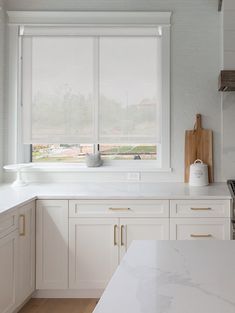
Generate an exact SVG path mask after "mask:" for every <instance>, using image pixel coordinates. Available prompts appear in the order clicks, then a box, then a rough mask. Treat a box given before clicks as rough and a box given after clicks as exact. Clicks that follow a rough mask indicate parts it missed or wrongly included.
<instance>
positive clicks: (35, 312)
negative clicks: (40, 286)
mask: <svg viewBox="0 0 235 313" xmlns="http://www.w3.org/2000/svg"><path fill="white" fill-rule="evenodd" d="M97 302H98V299H31V300H30V301H29V302H28V303H26V304H25V306H24V307H23V308H22V309H21V310H20V311H19V313H92V312H93V310H94V308H95V306H96V304H97Z"/></svg>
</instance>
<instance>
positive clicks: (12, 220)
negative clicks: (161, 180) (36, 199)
mask: <svg viewBox="0 0 235 313" xmlns="http://www.w3.org/2000/svg"><path fill="white" fill-rule="evenodd" d="M17 216H18V215H17V213H16V211H13V212H11V213H7V214H2V215H1V216H0V237H3V236H5V235H7V234H9V233H10V232H12V231H14V230H15V229H16V228H17V227H18V223H17Z"/></svg>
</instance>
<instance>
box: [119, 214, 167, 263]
mask: <svg viewBox="0 0 235 313" xmlns="http://www.w3.org/2000/svg"><path fill="white" fill-rule="evenodd" d="M119 224H120V226H119V227H120V258H122V257H123V256H124V254H125V253H126V251H127V249H128V248H129V246H130V244H131V243H132V241H133V240H168V239H169V219H168V218H121V219H120V222H119Z"/></svg>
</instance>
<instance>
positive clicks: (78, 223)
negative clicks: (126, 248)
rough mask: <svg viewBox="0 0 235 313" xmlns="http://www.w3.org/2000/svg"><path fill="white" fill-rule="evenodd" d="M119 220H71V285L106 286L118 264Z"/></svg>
mask: <svg viewBox="0 0 235 313" xmlns="http://www.w3.org/2000/svg"><path fill="white" fill-rule="evenodd" d="M118 253H119V248H118V219H116V218H114V219H113V218H73V219H70V221H69V287H70V288H71V289H104V288H105V287H106V285H107V283H108V281H109V280H110V278H111V276H112V274H113V272H114V271H115V269H116V267H117V265H118Z"/></svg>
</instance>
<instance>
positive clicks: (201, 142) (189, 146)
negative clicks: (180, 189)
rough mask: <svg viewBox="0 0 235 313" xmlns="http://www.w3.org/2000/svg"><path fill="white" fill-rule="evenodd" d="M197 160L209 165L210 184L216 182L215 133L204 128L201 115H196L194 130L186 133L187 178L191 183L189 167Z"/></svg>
mask: <svg viewBox="0 0 235 313" xmlns="http://www.w3.org/2000/svg"><path fill="white" fill-rule="evenodd" d="M196 159H200V160H202V161H203V163H206V164H207V165H208V172H209V182H210V183H212V182H213V181H214V173H213V132H212V130H211V129H204V128H202V122H201V114H197V115H196V123H195V125H194V129H192V130H186V131H185V176H184V181H185V182H186V183H187V182H188V181H189V167H190V164H192V163H193V162H194V161H195V160H196Z"/></svg>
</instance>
